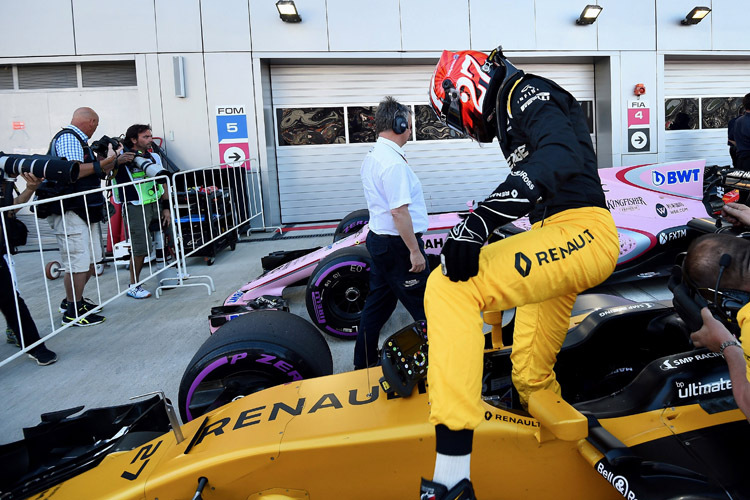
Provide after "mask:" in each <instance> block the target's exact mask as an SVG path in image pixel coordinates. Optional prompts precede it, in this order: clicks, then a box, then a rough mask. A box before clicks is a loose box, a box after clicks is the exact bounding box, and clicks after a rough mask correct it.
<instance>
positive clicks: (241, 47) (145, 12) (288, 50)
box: [0, 0, 750, 214]
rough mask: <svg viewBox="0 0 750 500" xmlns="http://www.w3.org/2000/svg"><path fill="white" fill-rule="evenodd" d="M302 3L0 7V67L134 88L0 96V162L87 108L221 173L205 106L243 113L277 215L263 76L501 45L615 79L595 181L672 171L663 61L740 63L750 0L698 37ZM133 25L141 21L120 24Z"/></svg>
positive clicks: (516, 8) (532, 18)
mask: <svg viewBox="0 0 750 500" xmlns="http://www.w3.org/2000/svg"><path fill="white" fill-rule="evenodd" d="M296 3H297V6H298V9H299V12H300V15H301V17H302V19H303V21H302V22H301V23H297V24H289V23H283V22H281V20H280V19H279V16H278V13H277V11H276V8H275V2H274V1H271V0H222V1H220V2H209V1H206V0H203V1H200V0H132V1H131V2H128V4H127V6H125V5H124V4H122V3H121V2H115V1H113V0H27V1H26V2H0V18H2V19H4V20H5V21H6V22H5V25H4V32H3V42H2V43H0V66H3V65H8V64H28V63H34V62H70V61H87V60H96V59H100V58H101V59H104V60H115V59H118V58H123V57H125V58H135V61H136V68H137V72H138V86H137V88H130V89H127V90H123V89H114V88H113V89H96V90H92V89H76V90H54V91H22V92H19V91H2V90H0V131H2V130H6V132H5V133H0V149H5V150H9V149H10V150H12V149H13V148H22V149H23V148H28V149H31V150H39V149H40V148H42V147H44V148H46V143H47V142H48V140H49V137H50V135H51V133H52V132H53V131H54V130H56V128H57V127H59V126H60V124H61V122H63V123H62V124H63V125H64V124H65V123H67V121H68V120H69V117H70V114H71V113H72V111H73V109H75V107H76V106H79V105H89V106H92V107H94V108H95V109H96V110H97V111H98V112H99V114H100V115H101V118H102V123H101V126H100V130H99V131H97V134H98V133H100V132H101V133H110V134H115V133H117V132H118V131H119V132H122V131H124V129H123V127H126V126H127V125H128V124H130V123H133V122H149V123H151V124H152V126H153V127H154V132H155V133H156V134H157V135H163V136H164V137H165V138H166V139H167V142H166V146H167V148H168V151H169V152H170V156H174V157H175V159H176V161H178V163H181V164H184V165H189V166H201V165H207V164H211V163H216V162H217V161H218V160H219V158H218V146H217V144H216V130H215V106H216V105H217V104H218V103H223V102H228V103H229V104H233V103H239V104H246V105H247V106H248V110H249V112H250V113H254V115H253V116H251V115H250V114H248V130H249V131H250V135H253V134H256V135H255V136H253V137H250V138H249V140H250V143H251V156H256V157H259V158H260V161H261V166H262V168H264V169H268V171H267V172H265V173H264V181H265V182H267V183H269V184H271V185H268V186H266V189H267V191H268V192H269V193H271V196H269V197H267V200H268V203H269V206H268V207H267V208H268V212H269V213H271V214H273V212H274V210H276V212H277V213H278V209H277V207H274V206H273V205H274V203H276V204H278V196H277V195H276V196H274V194H273V193H274V191H275V190H277V189H278V186H275V185H273V184H274V182H275V179H276V173H275V172H274V171H273V168H274V165H275V158H272V156H274V155H275V150H274V149H273V147H272V144H269V142H268V140H272V138H273V133H272V132H273V130H272V124H269V123H268V121H267V120H268V118H270V116H269V115H268V114H267V113H264V110H266V109H267V107H268V106H270V105H271V102H272V99H273V96H271V95H270V94H269V95H265V94H264V92H267V88H266V87H265V86H264V87H261V88H260V89H258V88H255V86H256V85H258V84H259V83H261V84H263V83H264V82H266V83H269V84H270V82H268V78H269V75H268V74H266V75H265V77H264V76H263V75H260V76H259V75H256V72H257V71H259V70H262V68H267V66H268V65H269V64H271V63H273V64H287V63H299V62H301V61H307V62H308V63H314V64H329V63H330V62H331V61H332V60H335V62H336V63H337V64H357V63H362V62H365V63H377V64H383V63H386V64H387V63H388V62H389V61H390V62H398V63H401V64H403V63H406V64H411V63H412V61H413V63H415V64H424V63H427V62H429V61H434V60H436V59H437V57H438V56H439V53H440V51H441V50H442V49H444V48H449V49H454V50H459V49H465V48H473V49H476V50H485V51H487V50H490V49H492V48H494V47H495V46H496V45H497V44H502V45H503V46H504V47H505V49H506V51H507V52H508V53H509V54H510V55H512V56H514V57H516V58H521V59H522V60H524V61H527V60H529V59H538V60H539V61H540V62H542V63H549V62H551V61H554V60H555V59H556V58H561V57H563V58H566V60H570V58H577V59H578V61H579V62H594V64H595V71H596V73H597V75H600V76H601V77H602V78H605V77H606V78H605V80H606V79H609V84H608V85H602V84H600V82H597V96H596V112H597V129H598V130H597V132H598V136H597V146H598V148H599V150H600V165H602V166H609V165H620V164H631V163H641V162H644V161H650V160H652V159H654V158H656V159H659V158H664V157H668V156H669V152H667V151H665V150H664V148H666V147H668V145H669V144H670V143H669V142H668V141H664V140H663V126H664V125H663V120H664V116H663V115H664V110H663V106H664V102H663V85H664V74H663V69H664V59H665V58H669V57H673V56H675V55H682V56H684V57H687V58H694V59H706V58H708V59H711V58H713V57H716V56H717V55H720V56H722V57H727V58H730V57H731V58H733V59H734V60H740V61H743V60H744V61H750V37H748V36H746V26H745V22H744V18H743V16H742V13H743V12H745V10H746V9H747V0H705V1H704V2H701V3H702V4H705V5H707V6H708V7H711V8H712V9H713V10H712V12H711V13H710V14H709V16H708V17H707V18H706V19H705V20H704V21H702V22H701V23H699V24H698V25H695V26H682V25H680V23H679V21H680V20H681V19H682V18H684V16H685V15H686V14H687V12H688V11H689V10H690V9H692V8H693V7H694V6H695V5H696V3H695V2H694V1H693V0H629V1H628V2H623V1H621V0H600V1H599V2H598V3H599V5H601V6H602V7H603V8H604V10H603V12H602V15H601V16H600V17H599V19H598V20H597V22H596V23H595V24H594V25H592V26H576V25H575V24H574V20H575V19H576V18H577V17H578V15H579V14H580V10H581V9H582V8H583V6H584V4H583V3H580V4H579V3H576V2H571V1H569V0H565V1H560V0H529V1H523V2H518V1H515V0H458V1H455V0H454V1H448V0H382V1H378V2H366V1H352V0H297V2H296ZM123 9H127V12H125V11H124V10H123ZM132 12H136V13H137V15H135V16H129V15H128V13H132ZM108 16H111V18H110V17H108ZM134 18H137V20H138V22H132V20H133V19H134ZM30 26H33V29H29V27H30ZM40 34H43V35H42V36H40ZM209 54H211V55H210V56H209ZM173 55H182V56H183V57H185V62H186V76H187V78H186V80H187V82H186V83H187V89H188V95H187V97H186V98H177V97H175V96H174V87H173V81H172V61H171V58H172V56H173ZM635 83H644V84H646V88H647V93H646V95H645V96H644V99H648V100H649V103H650V105H651V113H652V125H651V127H650V132H651V144H652V146H651V148H650V150H649V151H648V152H646V153H641V154H632V153H628V152H627V122H626V117H627V114H626V112H625V109H626V108H625V106H627V101H628V100H630V99H631V98H632V88H633V86H634V85H635ZM748 87H749V88H748V90H750V82H749V84H748ZM607 94H609V95H607ZM606 106H611V108H609V109H607V110H605V107H606ZM269 109H270V108H269ZM12 121H23V122H25V124H26V129H25V130H24V131H21V132H23V133H21V132H19V131H15V132H16V133H14V132H13V131H12V130H9V128H10V127H9V124H10V122H12ZM269 126H270V128H269ZM120 129H122V130H120ZM266 129H268V132H269V133H268V134H267V133H266ZM259 130H260V131H261V132H260V133H259ZM716 134H718V135H721V134H720V132H716ZM266 138H268V140H266ZM602 138H606V140H607V143H606V144H602Z"/></svg>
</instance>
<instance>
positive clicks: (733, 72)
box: [662, 59, 750, 165]
mask: <svg viewBox="0 0 750 500" xmlns="http://www.w3.org/2000/svg"><path fill="white" fill-rule="evenodd" d="M748 82H750V59H748V60H720V61H706V60H696V61H686V60H679V61H669V60H667V61H665V62H664V97H665V99H664V103H663V104H662V105H663V106H664V110H665V116H666V120H665V121H666V123H665V124H664V125H662V126H666V127H669V125H670V123H672V122H673V121H674V118H675V116H676V113H679V112H685V113H686V114H688V115H689V116H690V126H691V127H693V128H691V129H689V130H669V129H667V130H665V131H664V133H665V141H664V145H665V158H666V161H678V160H693V159H702V158H705V159H706V164H707V165H728V164H730V163H731V159H730V157H729V148H728V146H727V128H726V122H727V121H728V119H729V118H732V117H733V116H736V112H737V109H739V105H740V103H741V101H742V96H744V95H745V94H746V93H747V92H748Z"/></svg>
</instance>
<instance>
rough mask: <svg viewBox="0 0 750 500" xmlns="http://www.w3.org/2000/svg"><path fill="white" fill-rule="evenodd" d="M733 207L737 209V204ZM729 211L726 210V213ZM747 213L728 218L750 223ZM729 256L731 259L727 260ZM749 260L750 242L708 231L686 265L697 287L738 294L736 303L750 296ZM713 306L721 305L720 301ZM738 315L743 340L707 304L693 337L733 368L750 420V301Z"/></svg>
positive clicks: (738, 399) (737, 394)
mask: <svg viewBox="0 0 750 500" xmlns="http://www.w3.org/2000/svg"><path fill="white" fill-rule="evenodd" d="M745 208H747V207H745ZM730 209H731V210H736V209H735V208H733V207H730ZM728 212H729V211H726V210H725V211H724V214H727V213H728ZM747 215H748V210H745V211H743V212H737V213H735V214H733V215H731V216H730V217H727V219H728V220H730V221H732V222H733V223H734V221H735V220H736V221H738V222H742V223H745V224H747V223H750V218H748V217H747ZM738 216H739V217H738ZM719 256H721V258H720V257H719ZM727 256H728V257H730V258H729V259H727V260H725V259H726V257H727ZM722 261H724V262H722ZM727 261H728V264H727ZM748 262H750V242H748V241H747V240H745V239H744V238H737V237H736V236H730V235H727V234H706V235H703V236H701V237H700V238H697V239H696V240H694V241H693V242H692V243H691V244H690V247H689V248H688V252H687V256H686V257H685V262H684V264H683V266H682V267H683V272H684V273H685V275H686V276H688V277H689V278H690V279H691V281H692V282H693V283H694V284H695V286H696V287H700V289H704V290H711V291H713V290H716V296H717V297H718V296H722V295H724V294H729V295H733V296H736V297H737V298H738V299H739V300H737V301H736V302H737V304H740V303H741V301H746V300H747V297H748V296H750V283H748V280H747V278H746V276H747V263H748ZM713 306H714V307H717V306H719V304H713ZM735 314H736V318H735V321H736V323H737V325H738V326H739V329H740V334H739V336H740V338H739V339H737V338H736V337H735V336H734V335H732V333H730V332H729V330H728V329H727V328H726V326H725V325H724V324H723V323H722V322H720V321H718V320H717V319H716V318H714V316H713V314H712V312H711V311H710V310H709V308H707V307H704V308H703V309H702V310H701V316H702V318H703V326H702V327H701V328H700V329H699V330H697V331H695V332H693V333H692V334H691V336H690V337H691V339H692V340H693V344H694V345H695V346H696V347H707V348H708V349H710V350H711V351H713V352H718V353H719V354H721V355H722V356H723V357H724V360H725V361H726V362H727V366H728V368H729V377H730V379H731V381H732V394H733V395H734V399H735V401H736V402H737V406H738V407H739V408H740V410H742V413H744V414H745V417H747V419H748V420H750V378H748V377H749V375H748V373H750V369H749V368H750V304H745V305H744V306H742V307H741V308H740V309H739V310H738V311H736V313H735ZM740 341H742V342H740Z"/></svg>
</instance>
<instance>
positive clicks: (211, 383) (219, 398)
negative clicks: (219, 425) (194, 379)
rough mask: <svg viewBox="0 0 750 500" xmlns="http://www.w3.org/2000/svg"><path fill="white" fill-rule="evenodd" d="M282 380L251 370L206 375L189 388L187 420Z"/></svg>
mask: <svg viewBox="0 0 750 500" xmlns="http://www.w3.org/2000/svg"><path fill="white" fill-rule="evenodd" d="M282 382H283V381H281V380H278V379H276V378H274V377H271V376H269V375H268V374H267V373H263V372H253V371H243V372H237V373H232V374H229V375H226V376H223V377H222V376H220V375H219V376H217V377H207V378H206V379H203V381H202V382H200V383H199V384H197V385H195V386H194V388H191V393H190V395H189V396H188V398H187V401H186V402H185V410H186V412H185V413H186V415H187V417H188V420H192V419H194V418H197V417H199V416H201V415H204V414H205V413H208V412H210V411H212V410H214V409H216V408H219V407H220V406H224V405H225V404H228V403H231V402H232V401H233V400H234V399H236V398H237V397H238V396H247V395H248V394H253V393H255V392H258V391H262V390H264V389H268V388H269V387H273V386H275V385H279V384H280V383H282Z"/></svg>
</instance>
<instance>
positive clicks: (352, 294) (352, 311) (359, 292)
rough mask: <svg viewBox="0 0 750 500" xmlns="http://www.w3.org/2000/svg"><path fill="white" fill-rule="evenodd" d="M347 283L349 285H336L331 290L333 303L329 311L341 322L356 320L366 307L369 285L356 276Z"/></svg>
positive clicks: (340, 283)
mask: <svg viewBox="0 0 750 500" xmlns="http://www.w3.org/2000/svg"><path fill="white" fill-rule="evenodd" d="M342 281H344V280H342ZM346 281H347V283H343V282H339V283H337V284H335V285H334V286H333V287H332V288H331V289H330V290H329V293H330V298H331V301H330V303H329V308H328V309H329V312H330V313H331V314H332V315H333V316H335V317H336V318H339V319H341V320H356V319H357V318H359V317H360V316H361V314H362V310H363V309H364V307H365V299H366V298H367V294H368V292H369V288H370V287H369V283H368V281H367V280H364V279H362V278H361V277H359V276H358V275H356V274H355V275H353V276H352V277H350V278H347V279H346Z"/></svg>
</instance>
